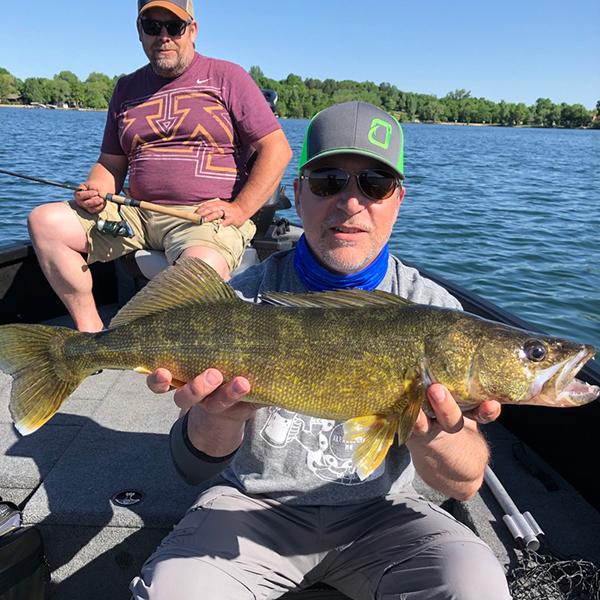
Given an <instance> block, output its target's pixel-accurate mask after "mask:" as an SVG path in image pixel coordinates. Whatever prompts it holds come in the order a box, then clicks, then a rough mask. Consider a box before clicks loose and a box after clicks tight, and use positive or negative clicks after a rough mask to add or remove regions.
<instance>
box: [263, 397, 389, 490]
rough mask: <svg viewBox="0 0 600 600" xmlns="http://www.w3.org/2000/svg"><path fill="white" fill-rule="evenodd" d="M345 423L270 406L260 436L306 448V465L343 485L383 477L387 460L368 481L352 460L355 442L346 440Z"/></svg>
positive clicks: (279, 444) (270, 442)
mask: <svg viewBox="0 0 600 600" xmlns="http://www.w3.org/2000/svg"><path fill="white" fill-rule="evenodd" d="M343 428H344V425H343V423H340V422H337V421H333V420H331V419H319V418H316V417H309V416H306V415H302V414H299V413H294V412H291V411H289V410H285V409H283V408H277V407H274V406H273V407H270V408H269V417H268V418H267V421H266V423H265V425H264V427H263V428H262V429H261V432H260V437H261V438H262V439H263V440H264V441H265V443H267V444H268V445H269V446H271V447H273V448H284V447H286V446H288V445H289V444H298V445H300V446H301V447H302V449H303V450H304V453H305V454H304V456H305V461H306V467H307V468H308V470H309V471H311V472H312V473H313V474H314V475H316V476H317V477H318V478H319V479H322V480H324V481H328V482H333V483H339V484H342V485H357V484H360V483H364V482H365V481H370V480H373V479H376V478H377V477H380V476H381V475H382V474H383V472H384V468H385V466H384V465H385V461H384V462H383V463H382V464H381V465H380V466H379V467H378V468H377V469H376V470H375V471H374V472H373V473H372V474H371V475H370V476H369V477H368V478H367V479H365V480H364V481H361V480H360V479H359V477H358V475H357V474H356V467H355V465H354V463H353V462H352V453H353V451H354V449H355V447H356V445H355V444H349V443H347V442H345V441H344V430H343Z"/></svg>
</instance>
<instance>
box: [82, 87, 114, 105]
mask: <svg viewBox="0 0 600 600" xmlns="http://www.w3.org/2000/svg"><path fill="white" fill-rule="evenodd" d="M84 98H85V99H84V102H85V106H86V107H88V108H96V109H104V108H108V100H107V99H106V87H105V85H104V84H103V83H102V82H101V81H92V82H91V83H87V82H86V84H85V91H84Z"/></svg>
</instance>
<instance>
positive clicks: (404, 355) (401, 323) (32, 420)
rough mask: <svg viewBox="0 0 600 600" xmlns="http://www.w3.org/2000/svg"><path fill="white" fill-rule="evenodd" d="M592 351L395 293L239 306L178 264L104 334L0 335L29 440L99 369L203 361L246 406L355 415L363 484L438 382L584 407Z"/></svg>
mask: <svg viewBox="0 0 600 600" xmlns="http://www.w3.org/2000/svg"><path fill="white" fill-rule="evenodd" d="M593 354H594V349H593V348H592V347H591V346H588V345H582V344H576V343H573V342H570V341H566V340H561V339H557V338H553V337H548V336H543V335H539V334H535V333H531V332H527V331H523V330H520V329H515V328H512V327H508V326H505V325H500V324H497V323H494V322H491V321H487V320H484V319H481V318H479V317H476V316H474V315H470V314H468V313H465V312H462V311H457V310H450V309H444V308H435V307H432V306H424V305H418V304H413V303H411V302H409V301H407V300H404V299H402V298H399V297H398V296H395V295H393V294H388V293H386V292H379V291H375V292H366V291H361V290H348V291H336V292H324V293H314V294H300V295H295V294H285V293H271V294H266V295H265V296H264V297H263V302H262V303H260V304H253V303H249V302H244V301H242V300H241V299H240V298H239V297H238V296H237V295H236V293H235V292H234V290H233V289H232V288H231V287H230V286H229V285H227V284H226V283H225V282H224V281H223V280H222V279H221V278H220V277H219V276H218V275H217V274H216V273H215V272H214V271H213V269H211V268H210V267H209V266H208V265H206V264H205V263H203V262H202V261H200V260H198V259H186V260H183V261H180V262H179V263H178V265H177V266H175V267H172V268H169V269H167V270H165V271H163V272H162V273H161V274H160V275H159V276H157V277H156V278H155V279H154V280H153V281H151V282H150V283H149V284H148V285H147V286H146V287H145V288H144V289H143V290H142V291H141V292H140V293H139V294H137V295H136V296H135V297H134V298H133V299H132V300H131V301H130V302H129V303H128V304H127V305H126V306H125V307H123V309H122V310H121V311H120V312H119V313H118V314H117V315H116V316H115V318H114V319H113V320H112V322H111V323H110V327H109V329H107V330H106V331H102V332H100V333H95V334H91V333H81V332H78V331H75V330H73V329H67V328H64V327H51V326H45V325H22V324H16V325H4V326H1V327H0V368H1V369H2V370H4V371H5V372H7V373H9V374H10V375H12V376H13V377H14V381H13V385H12V391H11V399H10V411H11V415H12V417H13V419H14V421H15V425H16V427H17V429H18V430H19V431H20V432H21V433H22V434H28V433H31V432H33V431H35V430H36V429H38V428H39V427H41V426H42V425H43V424H44V423H46V422H47V421H48V420H49V419H50V418H51V417H52V416H53V415H54V414H55V413H56V411H57V410H58V409H59V407H60V406H61V404H62V403H63V401H64V400H65V399H66V398H67V397H68V396H69V395H70V394H71V393H72V392H73V391H74V390H75V388H77V386H78V385H79V384H80V383H81V382H82V381H83V380H84V379H85V378H86V377H87V376H88V375H90V374H92V373H94V372H95V371H97V370H98V369H134V370H137V371H140V372H144V373H148V372H151V371H153V370H154V369H155V368H157V367H166V368H167V369H169V370H170V371H171V372H172V373H173V376H174V377H175V378H176V379H177V380H178V381H179V382H185V381H188V380H189V379H191V378H192V377H194V376H195V375H196V374H198V373H200V372H201V371H203V370H204V369H206V368H208V367H215V368H217V369H219V370H220V371H222V372H223V374H224V377H225V379H226V380H227V379H231V378H232V377H234V376H236V375H243V376H245V377H247V378H248V380H249V381H250V383H251V386H252V391H251V395H250V396H249V397H247V400H248V401H251V402H254V403H258V404H263V405H277V406H281V407H283V408H286V409H288V410H291V411H294V412H300V413H303V414H308V415H313V416H315V417H321V418H327V419H336V420H343V421H346V424H345V437H346V441H348V442H354V443H356V450H355V454H354V456H353V460H354V463H355V465H356V466H357V473H358V474H359V476H360V477H361V478H366V477H367V476H368V475H369V474H370V473H372V472H373V471H374V470H375V469H376V468H377V466H378V465H379V464H380V463H381V461H382V460H383V459H384V457H385V455H386V453H387V451H388V449H389V447H390V445H391V444H392V442H393V440H394V437H395V435H398V442H399V443H400V444H402V443H404V442H405V441H406V439H407V438H408V436H409V435H410V434H411V431H412V429H413V426H414V423H415V421H416V419H417V416H418V413H419V410H420V408H421V407H422V406H423V403H424V398H425V394H424V392H425V388H426V387H427V385H429V384H430V383H432V382H440V383H442V384H444V385H445V386H446V387H447V388H448V389H449V390H450V392H451V393H452V395H453V396H454V398H455V399H456V401H457V402H458V403H459V405H460V406H461V408H463V409H464V410H467V409H470V408H472V407H474V406H476V405H478V404H479V403H480V402H482V401H484V400H488V399H494V400H498V401H500V402H510V403H515V404H543V405H546V406H579V405H582V404H585V403H587V402H591V401H592V400H593V399H594V398H596V396H598V394H600V388H598V387H595V386H591V385H589V384H586V383H583V382H581V381H578V380H576V379H575V378H574V376H575V374H576V373H577V371H579V369H580V368H581V367H582V366H583V364H584V363H585V362H586V361H587V360H588V359H590V358H591V357H592V356H593Z"/></svg>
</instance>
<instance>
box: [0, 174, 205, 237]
mask: <svg viewBox="0 0 600 600" xmlns="http://www.w3.org/2000/svg"><path fill="white" fill-rule="evenodd" d="M0 173H3V174H5V175H10V176H11V177H19V178H20V179H26V180H28V181H34V182H36V183H41V184H44V185H53V186H55V187H59V188H63V189H67V190H72V191H74V192H78V191H81V187H79V186H78V185H73V184H70V183H61V182H59V181H52V180H50V179H43V178H41V177H33V176H32V175H24V174H23V173H16V172H15V171H9V170H7V169H0ZM98 196H100V198H102V199H103V200H106V201H107V202H114V203H115V204H118V205H120V206H134V207H136V208H140V209H142V210H148V211H150V212H156V213H161V214H164V215H170V216H172V217H177V218H179V219H183V220H184V221H191V222H192V223H196V224H199V225H202V224H203V223H204V219H203V218H202V217H201V216H200V215H198V214H197V213H195V212H187V211H183V210H178V209H176V208H171V207H169V206H163V205H162V204H154V203H153V202H148V201H146V200H136V199H135V198H131V197H130V196H119V195H117V194H111V193H108V194H102V193H100V192H98ZM119 216H120V217H121V221H104V222H103V223H104V224H103V225H102V227H103V229H104V230H103V229H100V227H98V229H99V230H100V231H102V232H103V233H111V234H112V235H115V236H123V237H132V236H133V230H132V229H131V226H130V225H129V223H127V222H126V221H125V219H124V218H123V216H122V215H121V212H120V211H119Z"/></svg>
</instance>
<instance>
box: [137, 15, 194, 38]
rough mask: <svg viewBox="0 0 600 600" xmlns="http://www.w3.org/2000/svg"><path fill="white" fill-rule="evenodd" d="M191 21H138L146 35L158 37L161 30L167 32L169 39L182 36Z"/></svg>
mask: <svg viewBox="0 0 600 600" xmlns="http://www.w3.org/2000/svg"><path fill="white" fill-rule="evenodd" d="M191 23H192V21H182V20H181V19H175V20H173V21H158V20H156V19H140V25H141V26H142V30H143V31H144V33H145V34H146V35H160V32H161V31H162V28H163V27H164V28H165V29H166V30H167V33H168V34H169V35H170V36H171V37H179V36H180V35H183V32H184V31H185V30H186V27H187V26H188V25H191Z"/></svg>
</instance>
